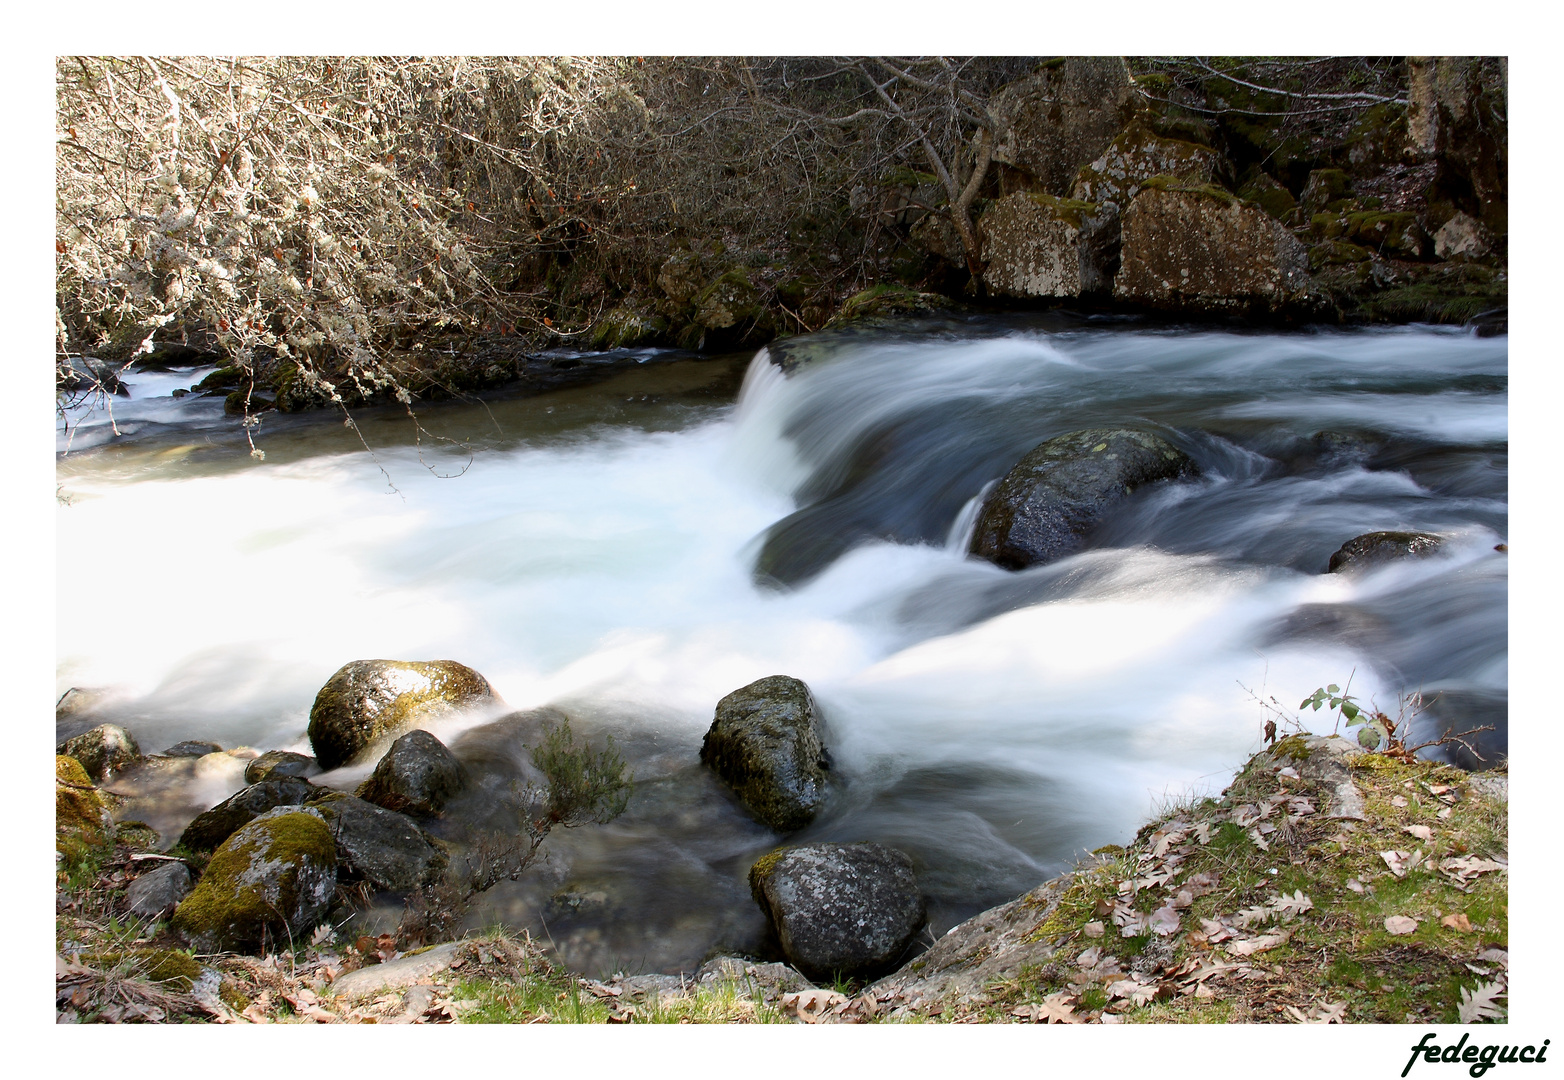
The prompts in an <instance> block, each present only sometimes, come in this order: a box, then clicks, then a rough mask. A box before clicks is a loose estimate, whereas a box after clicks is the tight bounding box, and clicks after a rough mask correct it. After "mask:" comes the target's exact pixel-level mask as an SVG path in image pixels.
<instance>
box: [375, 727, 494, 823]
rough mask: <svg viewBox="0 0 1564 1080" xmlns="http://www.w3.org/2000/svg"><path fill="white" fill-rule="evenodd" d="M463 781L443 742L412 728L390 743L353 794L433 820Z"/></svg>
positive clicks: (460, 768) (456, 762)
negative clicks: (372, 769)
mask: <svg viewBox="0 0 1564 1080" xmlns="http://www.w3.org/2000/svg"><path fill="white" fill-rule="evenodd" d="M466 779H467V778H466V774H465V772H464V771H463V769H462V763H461V762H460V761H458V760H456V757H455V755H453V754H452V753H451V752H450V751H449V750H447V749H446V747H445V744H444V743H442V742H441V741H440V740H439V739H437V738H435V737H434V736H433V735H431V734H429V733H428V732H427V731H423V730H421V729H414V730H413V731H409V732H408V733H407V734H406V735H403V736H402V737H401V738H399V739H397V740H396V742H394V743H392V744H391V749H389V750H387V751H386V753H385V756H384V757H382V758H381V759H380V761H379V763H378V764H376V765H375V771H374V772H373V773H371V774H370V776H369V779H368V780H365V781H364V782H363V783H362V784H361V785H359V789H358V792H357V794H358V797H359V798H361V799H367V800H368V801H370V802H372V803H376V804H378V805H380V806H383V807H385V808H386V809H388V810H398V811H401V812H402V813H405V814H414V815H417V816H419V817H434V816H436V815H437V814H439V813H440V811H441V810H442V809H443V808H444V807H445V804H446V802H447V801H449V800H450V799H451V798H452V797H453V796H454V795H456V794H457V793H459V792H460V791H461V790H462V786H463V785H464V784H465V783H466Z"/></svg>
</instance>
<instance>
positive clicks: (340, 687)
mask: <svg viewBox="0 0 1564 1080" xmlns="http://www.w3.org/2000/svg"><path fill="white" fill-rule="evenodd" d="M493 696H494V691H493V688H492V687H490V686H489V683H488V680H487V679H485V678H484V677H483V676H482V675H480V674H478V673H477V672H476V671H474V670H473V669H472V668H470V667H467V666H465V665H463V664H458V663H457V662H456V661H454V660H431V661H427V662H423V661H415V660H355V661H354V662H353V663H351V664H345V665H343V666H342V667H341V668H339V669H338V670H337V673H336V674H335V675H333V676H332V677H331V678H330V679H329V680H327V682H326V685H325V686H323V687H321V689H320V693H319V694H317V695H316V696H315V704H314V706H313V707H312V708H311V709H310V726H309V736H310V745H311V746H312V747H313V748H314V750H315V757H316V759H317V760H318V761H319V762H320V765H321V768H323V769H335V768H339V767H340V766H343V765H346V764H348V763H350V762H352V761H353V760H355V759H356V758H357V757H358V756H359V755H360V754H362V753H363V752H364V751H365V750H367V749H369V748H370V747H371V746H373V745H374V744H375V743H377V742H379V741H380V740H381V739H384V738H385V737H386V736H388V735H394V734H397V733H398V732H400V731H402V730H404V729H405V728H407V727H410V726H411V725H412V724H414V723H415V722H417V721H418V720H420V719H427V718H428V717H430V716H433V715H439V714H440V713H441V712H445V711H450V710H453V709H458V708H463V707H465V706H469V705H476V704H479V703H482V702H485V701H489V700H491V699H492V698H493Z"/></svg>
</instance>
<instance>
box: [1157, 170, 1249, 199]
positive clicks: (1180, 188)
mask: <svg viewBox="0 0 1564 1080" xmlns="http://www.w3.org/2000/svg"><path fill="white" fill-rule="evenodd" d="M1138 190H1139V191H1148V190H1149V191H1169V192H1181V193H1183V194H1187V195H1201V196H1204V197H1205V198H1208V199H1215V200H1216V201H1217V202H1219V203H1221V204H1222V205H1223V206H1237V205H1239V204H1241V203H1242V202H1243V200H1242V199H1240V198H1239V197H1238V196H1236V195H1234V194H1233V193H1232V192H1231V191H1227V190H1226V189H1224V188H1220V187H1217V186H1216V185H1215V184H1205V183H1200V182H1198V181H1195V180H1187V179H1184V178H1183V177H1179V176H1172V175H1169V174H1166V173H1164V174H1163V175H1161V176H1153V177H1151V178H1150V179H1148V180H1146V181H1144V182H1142V183H1141V185H1140V187H1139V189H1138Z"/></svg>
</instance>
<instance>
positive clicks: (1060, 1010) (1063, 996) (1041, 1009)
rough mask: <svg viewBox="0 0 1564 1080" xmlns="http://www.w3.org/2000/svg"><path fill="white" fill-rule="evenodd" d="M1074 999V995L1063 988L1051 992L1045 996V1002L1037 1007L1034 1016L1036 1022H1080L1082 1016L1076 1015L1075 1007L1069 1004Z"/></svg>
mask: <svg viewBox="0 0 1564 1080" xmlns="http://www.w3.org/2000/svg"><path fill="white" fill-rule="evenodd" d="M1072 1000H1074V999H1073V997H1072V995H1070V994H1068V993H1066V992H1065V991H1063V990H1060V991H1058V992H1057V993H1053V994H1049V995H1048V996H1047V997H1045V998H1043V1003H1042V1004H1041V1005H1038V1006H1037V1007H1036V1012H1035V1014H1034V1016H1033V1020H1034V1022H1035V1023H1039V1024H1079V1023H1080V1022H1081V1020H1080V1017H1078V1016H1076V1015H1075V1009H1074V1008H1072V1007H1071V1006H1070V1004H1069V1002H1070V1001H1072Z"/></svg>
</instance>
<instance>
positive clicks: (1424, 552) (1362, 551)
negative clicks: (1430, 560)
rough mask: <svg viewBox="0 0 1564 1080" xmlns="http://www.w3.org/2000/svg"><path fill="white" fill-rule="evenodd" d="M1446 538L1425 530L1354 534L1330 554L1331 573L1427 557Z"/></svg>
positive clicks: (1329, 569)
mask: <svg viewBox="0 0 1564 1080" xmlns="http://www.w3.org/2000/svg"><path fill="white" fill-rule="evenodd" d="M1443 544H1444V538H1443V537H1442V536H1440V535H1438V534H1437V533H1425V532H1393V531H1382V532H1371V533H1364V534H1363V535H1362V536H1354V537H1353V538H1352V539H1351V540H1348V541H1347V542H1346V543H1345V544H1343V545H1341V547H1340V548H1338V549H1337V550H1336V553H1335V554H1333V555H1332V556H1331V557H1330V565H1329V566H1328V567H1327V568H1326V570H1325V572H1326V573H1327V574H1342V573H1356V572H1358V571H1360V570H1366V569H1368V568H1369V567H1371V566H1380V565H1383V564H1385V563H1388V562H1395V561H1397V560H1399V559H1424V558H1427V557H1428V556H1430V555H1432V554H1434V553H1435V552H1437V551H1438V550H1439V549H1440V547H1442V546H1443Z"/></svg>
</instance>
